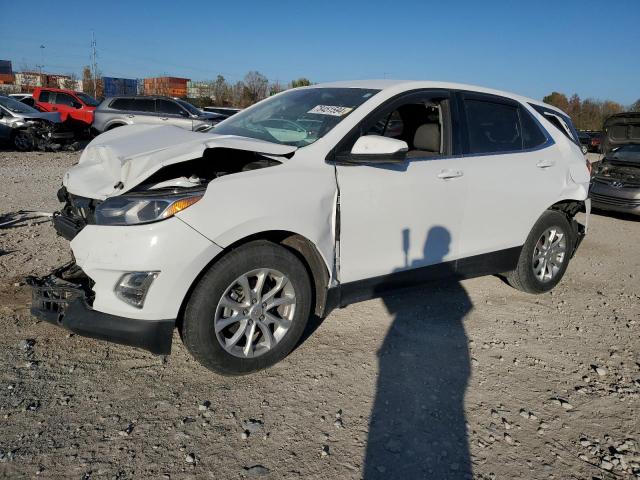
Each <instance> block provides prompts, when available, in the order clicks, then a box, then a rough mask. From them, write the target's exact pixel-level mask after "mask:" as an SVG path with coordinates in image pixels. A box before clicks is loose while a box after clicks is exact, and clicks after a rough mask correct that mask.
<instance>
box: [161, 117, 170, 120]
mask: <svg viewBox="0 0 640 480" xmlns="http://www.w3.org/2000/svg"><path fill="white" fill-rule="evenodd" d="M160 120H169V117H160Z"/></svg>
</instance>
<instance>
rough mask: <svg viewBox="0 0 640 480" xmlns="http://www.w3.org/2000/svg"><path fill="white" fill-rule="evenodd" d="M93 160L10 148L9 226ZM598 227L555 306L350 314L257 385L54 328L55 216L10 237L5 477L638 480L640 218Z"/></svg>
mask: <svg viewBox="0 0 640 480" xmlns="http://www.w3.org/2000/svg"><path fill="white" fill-rule="evenodd" d="M78 155H79V154H78V153H41V154H39V153H28V154H17V153H14V152H9V151H5V152H2V151H0V178H2V180H3V186H2V188H1V189H0V199H1V201H2V204H1V207H0V218H4V219H5V220H6V219H7V218H13V214H15V212H18V211H20V210H44V211H48V212H51V211H53V210H54V209H55V208H56V207H57V201H56V199H55V192H56V190H57V188H58V186H59V183H60V178H61V175H62V173H63V172H64V170H66V169H67V168H68V167H69V166H71V165H72V164H73V163H75V162H76V161H77V158H78ZM0 223H2V221H0ZM590 228H591V230H590V233H589V235H588V237H587V238H586V240H585V241H584V243H583V244H582V246H581V247H580V250H579V252H578V254H577V256H576V258H575V259H574V260H573V261H572V263H571V265H570V267H569V270H568V272H567V275H566V276H565V278H564V280H563V281H562V283H561V284H560V285H559V286H558V287H557V288H556V289H555V290H554V291H553V292H552V293H549V294H545V295H540V296H531V295H527V294H523V293H520V292H518V291H516V290H513V289H512V288H510V287H508V286H507V285H506V284H505V283H504V282H502V281H501V280H500V279H499V278H496V277H484V278H477V279H473V280H468V281H463V282H460V283H455V282H452V283H441V284H438V285H432V286H430V287H423V288H416V289H413V290H408V291H404V292H402V293H398V294H396V295H393V296H389V297H387V298H385V299H379V300H371V301H368V302H363V303H360V304H356V305H352V306H350V307H348V308H345V309H342V310H338V311H335V312H333V313H332V314H331V315H330V316H329V317H328V318H327V319H326V320H325V321H324V322H323V323H322V324H321V325H315V327H317V328H316V329H315V331H313V332H312V333H311V332H310V335H309V336H308V337H307V338H306V340H305V341H304V342H303V343H302V344H301V345H300V346H299V347H298V348H297V349H296V350H295V351H294V352H293V353H292V354H291V355H290V356H289V357H288V358H287V359H285V360H284V361H283V362H281V363H280V364H278V365H276V366H275V367H273V368H271V369H269V370H267V371H264V372H261V373H257V374H254V375H251V376H248V377H242V378H226V377H220V376H217V375H215V374H213V373H211V372H209V371H207V370H205V369H204V368H203V367H201V366H200V365H198V364H197V363H196V362H195V361H194V360H192V359H191V358H190V356H189V354H188V353H187V352H186V350H185V348H184V347H183V346H182V344H181V342H180V340H179V337H178V335H177V334H176V335H175V338H174V348H173V353H172V354H171V355H170V356H169V357H168V358H167V359H166V361H165V360H163V359H162V358H160V357H154V356H152V355H150V354H147V353H145V352H142V351H138V350H135V349H132V348H128V347H122V346H118V345H111V344H108V343H103V342H98V341H94V340H91V339H85V338H81V337H78V336H75V335H71V334H69V333H68V332H67V331H65V330H63V329H60V328H56V327H54V326H52V325H49V324H47V323H43V322H37V321H36V320H35V319H34V318H32V317H31V316H30V315H29V311H28V305H29V291H28V288H27V287H25V286H24V285H22V284H21V283H20V282H21V279H22V278H23V277H24V275H27V274H31V273H38V274H43V273H45V272H47V270H48V269H50V268H52V267H54V266H57V265H59V264H60V263H62V262H63V261H65V260H66V259H67V258H68V257H69V254H68V246H67V244H66V242H65V241H63V240H61V239H59V238H56V236H55V235H54V232H53V229H52V228H51V226H50V224H49V222H48V221H47V220H46V218H45V219H43V218H36V219H31V220H26V221H23V222H20V223H18V224H17V225H14V226H13V227H12V228H4V229H0V324H1V326H2V332H3V335H2V336H1V337H0V422H1V423H0V431H1V432H2V435H0V477H6V478H33V477H35V476H36V475H38V476H39V477H40V478H117V479H124V478H193V477H197V478H230V479H234V478H245V477H254V476H264V477H266V478H318V479H350V478H362V477H365V478H401V477H404V478H407V479H409V478H411V479H413V478H435V479H440V478H455V479H457V478H477V479H489V478H491V479H493V478H495V479H513V478H527V479H548V478H556V479H585V478H600V479H605V478H607V479H609V478H611V479H613V478H640V443H639V442H640V420H639V418H640V416H639V414H638V413H639V411H638V407H639V405H640V401H639V398H640V397H639V394H640V351H639V344H640V341H639V333H640V302H639V300H640V277H639V275H640V271H639V266H640V242H638V238H639V235H640V222H639V221H637V220H636V219H634V218H629V217H622V216H607V215H605V214H596V215H593V216H592V217H591V225H590Z"/></svg>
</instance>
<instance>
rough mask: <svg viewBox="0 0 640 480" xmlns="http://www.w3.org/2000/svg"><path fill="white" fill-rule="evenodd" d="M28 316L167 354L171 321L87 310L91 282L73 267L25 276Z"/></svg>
mask: <svg viewBox="0 0 640 480" xmlns="http://www.w3.org/2000/svg"><path fill="white" fill-rule="evenodd" d="M26 281H27V283H28V284H29V285H30V286H31V289H32V303H31V314H32V315H33V316H35V317H36V318H39V319H41V320H44V321H46V322H49V323H52V324H54V325H58V326H61V327H64V328H66V329H68V330H71V331H72V332H75V333H77V334H78V335H81V336H84V337H90V338H96V339H99V340H107V341H110V342H114V343H119V344H121V345H129V346H132V347H138V348H142V349H144V350H148V351H149V352H151V353H155V354H157V355H168V354H169V353H171V341H172V337H173V328H174V326H175V319H167V320H138V319H133V318H127V317H120V316H117V315H111V314H108V313H103V312H99V311H97V310H94V309H93V308H92V307H91V302H92V300H93V298H92V292H91V290H90V285H91V280H90V279H89V277H87V276H86V275H85V274H84V272H82V270H80V269H79V268H78V267H77V266H76V265H75V264H73V263H72V264H67V265H65V266H63V267H60V268H58V269H56V270H54V271H53V272H51V273H50V274H49V275H46V276H44V277H40V278H36V277H28V278H27V279H26Z"/></svg>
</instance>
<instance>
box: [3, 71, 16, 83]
mask: <svg viewBox="0 0 640 480" xmlns="http://www.w3.org/2000/svg"><path fill="white" fill-rule="evenodd" d="M14 83H16V79H15V77H14V76H13V74H12V73H0V84H7V85H8V84H11V85H13V84H14Z"/></svg>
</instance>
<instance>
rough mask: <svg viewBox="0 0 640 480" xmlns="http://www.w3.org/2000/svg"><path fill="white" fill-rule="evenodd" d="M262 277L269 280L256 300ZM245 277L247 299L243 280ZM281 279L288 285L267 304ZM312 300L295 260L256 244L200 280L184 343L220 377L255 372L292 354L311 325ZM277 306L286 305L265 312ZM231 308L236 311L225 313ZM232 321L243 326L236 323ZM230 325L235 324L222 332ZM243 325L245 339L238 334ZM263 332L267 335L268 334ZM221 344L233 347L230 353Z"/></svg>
mask: <svg viewBox="0 0 640 480" xmlns="http://www.w3.org/2000/svg"><path fill="white" fill-rule="evenodd" d="M255 272H258V273H255ZM263 272H268V273H267V274H266V275H263V277H264V278H265V280H264V283H263V286H262V288H261V292H259V296H258V292H257V290H258V281H259V277H258V274H261V273H263ZM245 277H246V278H248V281H247V283H244V285H247V286H248V287H249V289H250V292H251V293H250V294H249V295H247V294H246V287H243V286H242V285H243V282H242V281H241V280H240V279H243V278H245ZM282 277H286V279H287V280H288V281H287V282H286V283H284V284H283V285H282V286H281V287H279V288H280V290H278V291H277V292H276V293H275V296H274V297H271V299H267V298H268V294H269V293H271V292H272V291H274V290H276V289H277V288H278V285H279V284H280V283H279V281H280V280H282ZM239 280H240V281H239ZM252 282H254V283H252ZM249 296H251V299H252V300H251V301H252V302H253V301H255V300H256V299H258V301H257V303H254V304H251V303H250V301H249ZM292 298H293V299H294V300H291V299H292ZM311 298H312V295H311V281H310V278H309V275H308V273H307V270H306V268H305V266H304V265H303V264H302V262H301V261H300V260H299V259H298V257H297V256H296V255H294V254H293V253H292V252H290V251H289V250H287V249H286V248H284V247H282V246H280V245H277V244H275V243H272V242H268V241H266V240H256V241H252V242H249V243H246V244H244V245H242V246H240V247H238V248H237V249H235V250H232V251H230V252H229V253H228V254H226V255H225V256H224V257H222V258H221V259H220V260H218V261H216V262H215V263H214V264H213V265H212V266H211V267H210V268H209V270H208V271H207V272H206V273H205V274H204V275H203V276H202V278H201V279H200V280H199V282H198V284H197V285H196V287H195V288H194V290H193V292H192V294H191V296H190V298H189V300H188V302H187V305H186V307H185V311H184V317H183V322H182V329H181V334H182V340H183V342H184V344H185V346H186V347H187V349H188V350H189V352H191V354H192V355H193V357H194V358H195V359H196V360H197V361H198V362H200V363H201V364H202V365H204V366H205V367H207V368H208V369H210V370H213V371H214V372H217V373H220V374H222V375H245V374H248V373H251V372H255V371H257V370H261V369H264V368H267V367H270V366H271V365H273V364H275V363H277V362H279V361H280V360H282V359H283V358H284V357H286V356H287V355H288V354H289V353H290V352H291V350H293V348H294V347H295V346H296V344H297V343H298V341H299V340H300V337H301V335H302V333H303V332H304V329H305V327H306V324H307V321H308V319H309V315H310V312H311ZM278 301H279V302H280V303H282V305H280V306H276V307H273V308H263V307H265V306H266V307H268V306H269V303H268V302H278ZM291 301H294V302H295V303H293V306H291V304H290V303H288V302H291ZM222 303H224V304H225V306H222V305H221V304H222ZM285 303H286V304H285ZM227 304H229V305H232V306H231V307H228V308H227V307H226V305H227ZM239 305H242V308H238V306H239ZM236 314H237V317H234V315H236ZM232 317H233V318H243V320H241V321H239V320H235V321H232V320H233V318H232ZM273 317H275V318H276V319H277V320H278V322H277V323H272V324H271V325H266V324H267V323H268V322H269V321H272V322H273ZM229 320H231V321H232V323H230V324H229V325H228V326H226V327H224V328H222V329H220V327H221V325H224V324H225V321H229ZM262 320H264V321H262ZM243 325H244V328H245V329H244V330H242V332H245V333H242V332H240V330H241V329H242V328H243ZM252 325H253V327H252ZM216 326H218V329H220V330H219V331H218V332H216ZM265 327H266V328H268V329H269V332H265V330H264V328H265ZM285 327H286V328H285ZM251 328H253V330H251ZM239 332H240V333H239ZM249 332H252V333H253V332H255V336H251V338H256V339H257V340H255V345H253V342H252V346H251V347H247V343H248V338H249ZM268 333H271V335H268ZM236 334H239V335H240V336H239V337H238V338H239V339H236ZM234 339H235V341H236V343H235V344H233V340H234ZM223 341H224V342H225V343H226V342H229V344H228V345H227V347H226V348H225V347H223V345H222V342H223ZM269 343H271V346H270V347H268V345H269ZM231 344H233V345H231ZM267 347H268V348H267ZM247 349H248V350H249V354H248V355H247V353H246V350H247Z"/></svg>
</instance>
